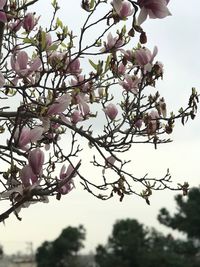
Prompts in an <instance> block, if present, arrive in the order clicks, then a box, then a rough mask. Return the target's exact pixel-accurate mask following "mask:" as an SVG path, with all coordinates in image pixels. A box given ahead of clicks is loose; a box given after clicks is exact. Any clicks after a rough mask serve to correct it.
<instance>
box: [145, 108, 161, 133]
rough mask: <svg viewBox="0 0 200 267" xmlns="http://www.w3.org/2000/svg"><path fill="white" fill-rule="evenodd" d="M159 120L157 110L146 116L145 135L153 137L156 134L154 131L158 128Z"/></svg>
mask: <svg viewBox="0 0 200 267" xmlns="http://www.w3.org/2000/svg"><path fill="white" fill-rule="evenodd" d="M159 118H160V116H159V114H158V111H157V110H152V111H151V112H150V113H149V114H148V120H147V133H148V134H149V135H153V134H155V133H156V131H157V130H158V128H159V121H158V119H159Z"/></svg>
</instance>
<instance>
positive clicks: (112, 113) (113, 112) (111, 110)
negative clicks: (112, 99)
mask: <svg viewBox="0 0 200 267" xmlns="http://www.w3.org/2000/svg"><path fill="white" fill-rule="evenodd" d="M103 110H104V112H105V114H106V115H107V116H108V117H109V119H111V120H112V121H113V120H114V119H115V118H116V116H117V114H118V110H117V108H116V106H115V105H114V104H112V103H110V104H108V105H107V107H106V108H104V109H103Z"/></svg>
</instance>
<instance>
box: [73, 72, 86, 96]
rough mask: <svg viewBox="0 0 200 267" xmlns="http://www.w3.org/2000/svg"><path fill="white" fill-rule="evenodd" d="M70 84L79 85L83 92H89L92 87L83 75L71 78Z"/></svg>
mask: <svg viewBox="0 0 200 267" xmlns="http://www.w3.org/2000/svg"><path fill="white" fill-rule="evenodd" d="M70 85H72V86H73V87H78V88H79V89H81V91H82V92H87V91H88V89H89V88H90V85H89V83H88V82H86V81H85V77H84V76H83V75H77V76H76V77H75V78H74V79H71V81H70Z"/></svg>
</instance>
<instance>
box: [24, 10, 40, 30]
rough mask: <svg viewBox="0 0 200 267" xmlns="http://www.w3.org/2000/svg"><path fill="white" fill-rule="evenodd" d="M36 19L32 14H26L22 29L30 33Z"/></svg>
mask: <svg viewBox="0 0 200 267" xmlns="http://www.w3.org/2000/svg"><path fill="white" fill-rule="evenodd" d="M37 21H38V19H36V18H35V16H34V13H28V14H27V15H26V16H25V18H24V20H23V28H24V29H25V30H26V31H27V32H30V31H32V30H33V28H34V27H35V25H36V24H37Z"/></svg>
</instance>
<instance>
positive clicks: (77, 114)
mask: <svg viewBox="0 0 200 267" xmlns="http://www.w3.org/2000/svg"><path fill="white" fill-rule="evenodd" d="M82 120H83V116H82V114H81V112H80V111H78V110H74V112H73V113H72V115H71V121H72V123H74V124H76V123H78V122H79V121H82Z"/></svg>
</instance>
